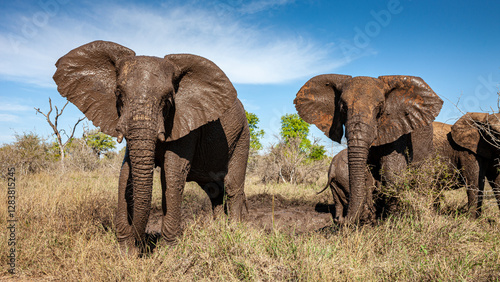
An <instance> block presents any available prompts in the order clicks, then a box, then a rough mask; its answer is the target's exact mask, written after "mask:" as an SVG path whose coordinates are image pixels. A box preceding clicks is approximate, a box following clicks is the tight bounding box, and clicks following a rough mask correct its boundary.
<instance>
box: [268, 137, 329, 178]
mask: <svg viewBox="0 0 500 282" xmlns="http://www.w3.org/2000/svg"><path fill="white" fill-rule="evenodd" d="M301 144H302V140H301V138H299V137H295V138H289V139H288V143H286V142H284V141H281V142H279V143H278V144H277V145H274V146H271V148H269V153H268V154H267V155H265V156H263V157H262V158H261V159H260V161H261V163H262V164H261V165H259V167H260V175H261V177H262V181H263V182H264V183H270V182H276V183H280V182H285V183H293V184H299V183H306V184H311V183H315V182H316V181H317V180H318V179H319V177H320V176H322V175H324V174H325V173H326V172H327V170H328V161H327V160H326V159H324V158H323V159H319V160H314V159H311V158H309V157H308V155H307V154H306V152H304V151H303V150H302V149H301Z"/></svg>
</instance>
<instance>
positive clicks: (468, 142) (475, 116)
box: [451, 113, 488, 154]
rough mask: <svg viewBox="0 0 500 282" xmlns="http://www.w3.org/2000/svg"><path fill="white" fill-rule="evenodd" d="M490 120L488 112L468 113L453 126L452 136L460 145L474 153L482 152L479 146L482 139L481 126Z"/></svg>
mask: <svg viewBox="0 0 500 282" xmlns="http://www.w3.org/2000/svg"><path fill="white" fill-rule="evenodd" d="M487 121H488V113H466V114H465V115H463V116H462V117H461V118H460V119H459V120H457V122H455V124H454V125H453V126H452V127H451V137H452V138H453V141H455V143H457V144H458V145H459V146H461V147H463V148H466V149H468V150H470V151H472V152H474V154H480V153H481V148H480V147H479V146H478V145H479V141H480V140H481V132H479V127H480V126H483V125H485V124H486V122H487Z"/></svg>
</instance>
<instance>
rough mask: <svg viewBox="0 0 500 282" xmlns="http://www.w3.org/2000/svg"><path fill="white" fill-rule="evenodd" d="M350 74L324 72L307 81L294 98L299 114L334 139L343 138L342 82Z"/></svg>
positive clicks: (349, 77)
mask: <svg viewBox="0 0 500 282" xmlns="http://www.w3.org/2000/svg"><path fill="white" fill-rule="evenodd" d="M351 78H352V76H350V75H339V74H324V75H318V76H315V77H313V78H311V79H310V80H309V81H307V82H306V83H305V84H304V86H302V87H301V88H300V90H299V92H298V93H297V97H295V100H293V103H294V104H295V108H296V109H297V112H298V113H299V116H300V117H301V118H302V119H303V120H305V121H306V122H308V123H312V124H314V125H316V127H318V128H319V129H320V130H321V131H323V132H324V133H325V135H326V136H328V137H329V138H330V139H332V140H333V141H336V142H339V143H340V140H341V139H342V135H343V133H344V130H343V128H342V126H343V121H342V113H341V111H340V108H339V106H340V105H339V100H340V95H341V94H342V91H341V89H342V84H343V83H344V82H345V81H347V80H349V79H351Z"/></svg>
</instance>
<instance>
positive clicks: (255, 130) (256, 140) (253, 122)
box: [245, 111, 264, 151]
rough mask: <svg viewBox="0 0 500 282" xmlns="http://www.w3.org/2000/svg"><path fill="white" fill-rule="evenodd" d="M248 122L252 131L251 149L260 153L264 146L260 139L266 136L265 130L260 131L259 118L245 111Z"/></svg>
mask: <svg viewBox="0 0 500 282" xmlns="http://www.w3.org/2000/svg"><path fill="white" fill-rule="evenodd" d="M245 114H246V116H247V121H248V127H249V129H250V148H251V149H253V150H255V151H258V150H260V149H262V144H261V143H260V139H261V138H262V137H263V136H264V130H262V129H259V127H258V126H257V124H258V123H259V118H258V117H257V115H256V114H254V113H249V112H247V111H245Z"/></svg>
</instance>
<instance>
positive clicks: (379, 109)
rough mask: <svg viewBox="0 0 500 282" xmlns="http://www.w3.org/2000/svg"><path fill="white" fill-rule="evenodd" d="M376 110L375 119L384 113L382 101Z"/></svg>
mask: <svg viewBox="0 0 500 282" xmlns="http://www.w3.org/2000/svg"><path fill="white" fill-rule="evenodd" d="M376 111H377V119H378V118H379V117H380V116H382V114H383V113H384V103H379V104H378V105H377V108H376Z"/></svg>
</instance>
